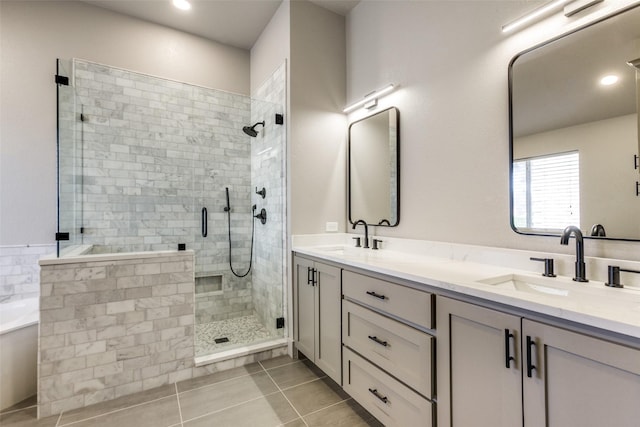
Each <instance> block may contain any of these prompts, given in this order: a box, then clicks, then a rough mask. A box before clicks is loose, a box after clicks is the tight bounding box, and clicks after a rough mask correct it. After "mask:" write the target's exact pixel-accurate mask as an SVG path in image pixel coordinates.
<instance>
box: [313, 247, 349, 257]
mask: <svg viewBox="0 0 640 427" xmlns="http://www.w3.org/2000/svg"><path fill="white" fill-rule="evenodd" d="M314 249H315V250H317V251H320V252H326V253H330V254H334V255H344V254H345V252H346V251H345V249H346V248H345V246H317V247H315V248H314Z"/></svg>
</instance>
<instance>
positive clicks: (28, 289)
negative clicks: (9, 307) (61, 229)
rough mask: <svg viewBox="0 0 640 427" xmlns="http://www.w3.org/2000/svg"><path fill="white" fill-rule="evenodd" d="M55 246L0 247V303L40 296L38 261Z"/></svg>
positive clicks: (53, 249) (51, 251)
mask: <svg viewBox="0 0 640 427" xmlns="http://www.w3.org/2000/svg"><path fill="white" fill-rule="evenodd" d="M55 250H56V247H55V245H16V246H0V303H4V302H11V301H17V300H21V299H25V298H37V297H39V296H40V266H39V265H38V259H40V257H41V256H43V255H48V254H51V253H53V252H54V251H55Z"/></svg>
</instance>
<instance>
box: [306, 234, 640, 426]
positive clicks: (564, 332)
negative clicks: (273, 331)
mask: <svg viewBox="0 0 640 427" xmlns="http://www.w3.org/2000/svg"><path fill="white" fill-rule="evenodd" d="M349 240H350V239H349V238H348V237H347V238H345V240H344V241H345V242H346V241H349ZM401 240H402V239H385V244H387V247H393V248H398V249H399V250H394V249H393V250H392V249H382V250H379V251H372V250H370V249H363V248H352V247H350V246H347V245H343V244H334V243H335V241H334V242H332V243H331V244H328V245H327V244H326V242H325V244H318V245H315V246H312V245H310V241H309V240H307V241H304V239H303V241H298V242H296V240H295V238H294V245H293V246H294V258H293V259H294V268H295V271H296V274H294V292H295V296H294V300H295V301H296V304H297V305H298V307H296V319H295V326H294V328H295V339H296V347H297V349H298V350H299V351H301V352H302V353H303V354H304V355H305V356H307V357H309V358H310V359H311V360H314V359H315V360H316V364H317V365H318V367H320V368H321V369H322V370H323V371H325V372H326V373H327V375H329V376H330V377H331V378H333V379H334V380H336V381H337V382H338V383H340V384H341V385H342V387H343V388H344V390H345V391H346V392H347V393H348V394H349V395H350V396H351V397H353V398H354V399H355V400H356V401H357V402H358V403H360V404H361V405H362V406H363V407H365V408H366V409H367V410H368V411H369V412H371V413H372V414H373V415H374V416H375V417H376V418H377V419H378V420H379V421H381V422H382V423H383V424H385V425H390V426H392V425H397V426H435V425H438V426H471V425H476V426H505V427H513V426H517V425H523V422H524V424H525V425H528V426H538V425H562V426H602V425H616V426H630V425H635V423H636V422H637V420H638V419H640V408H639V407H638V405H637V404H636V403H637V402H638V399H640V287H637V286H627V287H626V288H625V289H611V288H607V287H605V286H604V284H603V283H602V282H600V281H598V280H597V279H598V278H597V277H595V276H596V271H595V270H596V269H598V270H602V267H600V266H601V264H602V263H603V261H605V260H598V259H588V260H587V261H588V263H589V264H588V265H589V267H590V270H588V271H591V272H592V277H593V278H592V280H591V282H589V283H588V284H581V283H575V282H572V280H571V278H570V277H563V275H566V276H570V273H567V272H569V271H571V268H572V264H573V262H572V261H573V260H572V257H569V256H565V255H554V257H555V259H556V261H557V264H558V266H559V273H560V276H559V277H557V278H545V277H542V276H541V275H540V273H539V272H538V271H537V269H539V268H540V266H539V265H538V264H537V263H534V262H531V261H530V260H529V258H530V256H531V255H537V256H539V255H540V254H534V253H529V252H525V251H513V250H502V249H496V248H479V247H471V246H464V245H448V244H439V243H433V242H417V241H407V242H402V241H401ZM402 246H404V247H402ZM546 255H549V254H546ZM478 261H482V262H478ZM307 268H312V269H315V270H317V271H332V272H333V273H332V276H333V277H335V275H336V274H337V272H339V273H340V276H339V277H340V280H339V286H340V289H341V292H340V293H339V294H336V293H335V287H336V281H335V280H331V281H329V284H328V285H327V287H328V288H330V289H331V290H329V291H328V292H329V294H330V295H333V296H332V297H330V298H327V299H326V300H325V301H324V302H321V303H320V310H319V311H318V306H317V305H316V306H315V310H316V311H314V313H316V315H315V317H314V319H315V321H316V323H315V324H314V325H313V326H309V325H308V324H307V323H306V321H305V320H304V319H305V318H306V317H310V316H311V314H310V313H308V310H309V309H310V308H309V306H306V307H305V308H303V307H302V306H301V305H300V304H301V303H300V298H303V297H302V295H304V293H305V292H306V291H308V289H307V288H308V287H309V285H308V282H309V280H310V279H309V277H311V276H308V274H309V273H307V271H308V270H307ZM605 270H606V269H605ZM601 273H602V274H605V273H606V271H604V272H601ZM598 274H600V273H598ZM323 284H324V282H323V281H320V282H319V283H318V284H317V285H316V286H314V287H315V288H319V289H314V292H316V293H318V294H321V295H322V294H323V289H322V287H323ZM331 298H334V300H333V301H332V300H331ZM335 299H337V301H336V300H335ZM323 305H325V307H323ZM327 305H328V306H330V307H331V308H332V310H335V309H336V307H338V306H340V307H341V311H342V313H341V316H340V317H339V318H336V317H335V315H333V314H327V313H328V312H327V307H326V306H327ZM332 313H333V312H332ZM325 321H326V322H327V323H326V324H325ZM337 321H339V322H340V323H341V330H340V329H338V328H337V327H336V322H337ZM311 330H313V333H314V334H315V335H314V336H316V337H318V336H319V338H316V339H315V342H316V344H317V345H316V348H315V349H314V350H313V352H311V351H310V350H309V349H308V347H306V346H305V343H304V342H303V337H305V336H307V335H309V334H311V332H310V331H311ZM340 332H341V335H340ZM318 343H319V344H318ZM318 346H319V347H318ZM338 351H341V356H342V364H341V368H342V369H341V372H340V366H339V365H338V363H337V361H336V359H335V354H336V352H338ZM329 354H333V355H334V356H333V358H332V359H331V363H330V364H329V366H328V367H327V364H326V361H327V359H329V357H327V356H326V355H329ZM318 355H319V356H318ZM323 359H325V360H323ZM336 372H338V373H339V375H338V376H336Z"/></svg>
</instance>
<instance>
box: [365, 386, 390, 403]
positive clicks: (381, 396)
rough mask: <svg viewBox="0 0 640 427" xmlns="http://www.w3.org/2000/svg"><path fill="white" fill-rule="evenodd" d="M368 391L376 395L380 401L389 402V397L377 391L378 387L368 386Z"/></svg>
mask: <svg viewBox="0 0 640 427" xmlns="http://www.w3.org/2000/svg"><path fill="white" fill-rule="evenodd" d="M369 392H370V393H371V394H373V395H374V396H375V397H377V398H378V399H380V400H381V401H382V402H384V403H387V404H388V403H389V399H388V398H387V396H383V395H381V394H380V393H378V389H377V388H370V389H369Z"/></svg>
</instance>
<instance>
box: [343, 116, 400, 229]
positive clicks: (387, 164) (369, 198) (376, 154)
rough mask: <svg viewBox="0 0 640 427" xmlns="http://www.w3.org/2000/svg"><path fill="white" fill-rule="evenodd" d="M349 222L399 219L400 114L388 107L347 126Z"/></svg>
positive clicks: (390, 223) (395, 222)
mask: <svg viewBox="0 0 640 427" xmlns="http://www.w3.org/2000/svg"><path fill="white" fill-rule="evenodd" d="M348 168H349V171H348V180H349V183H348V192H349V194H348V209H349V221H350V222H351V223H352V224H353V223H354V222H355V221H358V220H360V219H362V220H364V221H365V222H366V223H367V224H368V225H382V226H387V227H395V226H397V225H398V223H399V222H400V113H399V111H398V109H397V108H395V107H392V108H389V109H387V110H383V111H380V112H378V113H375V114H373V115H370V116H368V117H365V118H364V119H361V120H358V121H356V122H353V123H351V124H350V125H349V160H348Z"/></svg>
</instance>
